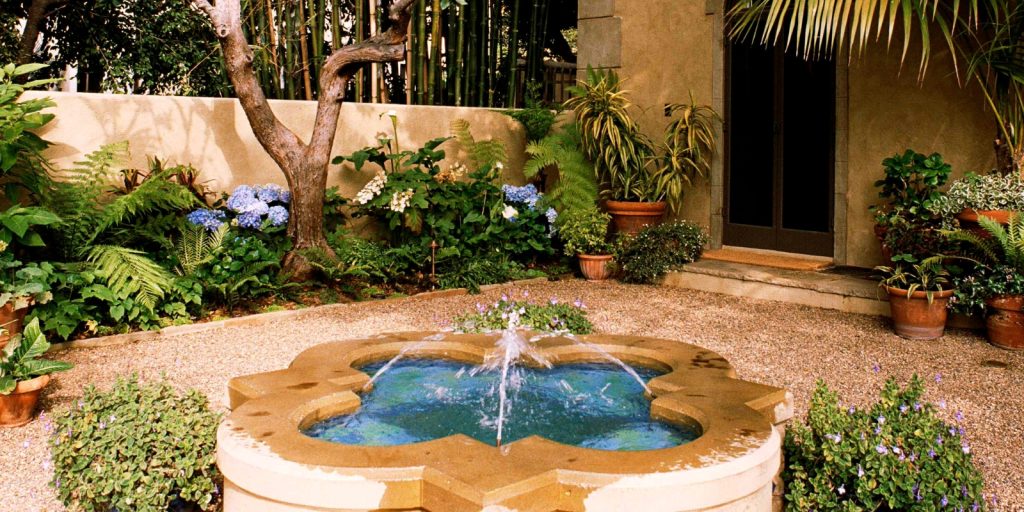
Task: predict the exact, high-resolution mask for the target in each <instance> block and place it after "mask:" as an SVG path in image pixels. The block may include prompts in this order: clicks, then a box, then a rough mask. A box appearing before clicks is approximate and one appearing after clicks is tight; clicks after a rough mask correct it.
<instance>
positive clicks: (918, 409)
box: [914, 402, 921, 412]
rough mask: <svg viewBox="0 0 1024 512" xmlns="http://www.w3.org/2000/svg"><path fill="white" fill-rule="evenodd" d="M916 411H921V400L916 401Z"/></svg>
mask: <svg viewBox="0 0 1024 512" xmlns="http://www.w3.org/2000/svg"><path fill="white" fill-rule="evenodd" d="M914 411H917V412H920V411H921V402H914Z"/></svg>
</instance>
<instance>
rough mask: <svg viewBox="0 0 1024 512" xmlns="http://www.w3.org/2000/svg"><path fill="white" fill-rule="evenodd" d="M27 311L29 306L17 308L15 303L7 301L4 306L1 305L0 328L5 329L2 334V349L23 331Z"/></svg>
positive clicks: (0, 343) (0, 345) (0, 336)
mask: <svg viewBox="0 0 1024 512" xmlns="http://www.w3.org/2000/svg"><path fill="white" fill-rule="evenodd" d="M27 313H28V308H21V309H17V310H16V309H14V304H13V303H7V304H6V305H5V306H4V307H0V328H3V330H4V332H3V334H0V349H3V348H4V346H5V345H7V342H9V341H11V338H13V337H14V336H15V335H16V334H20V333H21V328H22V327H23V326H24V325H25V314H27Z"/></svg>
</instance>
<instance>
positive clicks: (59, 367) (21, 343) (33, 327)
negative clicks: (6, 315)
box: [0, 318, 71, 427]
mask: <svg viewBox="0 0 1024 512" xmlns="http://www.w3.org/2000/svg"><path fill="white" fill-rule="evenodd" d="M49 349H50V343H49V342H47V341H46V336H43V332H42V330H41V329H40V328H39V319H38V318H34V319H32V321H31V322H30V323H29V324H28V325H26V326H25V331H24V332H23V333H22V334H21V335H19V336H15V337H14V339H13V340H12V341H11V343H10V344H8V345H7V346H6V347H5V348H4V350H3V352H2V355H0V427H20V426H22V425H24V424H26V423H28V422H30V421H32V417H33V416H34V414H35V410H36V406H37V405H38V403H39V394H40V393H41V392H42V390H43V388H45V387H46V385H47V384H49V383H50V374H52V373H55V372H62V371H66V370H70V369H71V364H70V363H65V362H61V361H49V360H46V359H41V358H40V356H42V355H43V354H45V353H46V351H47V350H49Z"/></svg>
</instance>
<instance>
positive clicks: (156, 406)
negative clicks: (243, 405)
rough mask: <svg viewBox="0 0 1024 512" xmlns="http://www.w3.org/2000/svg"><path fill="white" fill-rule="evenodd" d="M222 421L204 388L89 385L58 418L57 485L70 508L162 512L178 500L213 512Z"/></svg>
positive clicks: (130, 382) (54, 446) (54, 442)
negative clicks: (184, 390)
mask: <svg viewBox="0 0 1024 512" xmlns="http://www.w3.org/2000/svg"><path fill="white" fill-rule="evenodd" d="M219 421H220V415H219V414H216V413H214V412H211V411H210V410H209V406H208V404H207V400H206V397H205V396H203V395H202V394H201V393H199V392H198V391H195V390H192V391H189V392H188V393H186V394H184V395H179V394H178V393H177V392H176V391H175V390H174V388H173V387H171V386H170V384H167V383H166V382H165V383H159V384H143V385H140V384H139V382H138V380H137V378H136V377H132V378H130V379H118V381H117V383H116V384H115V385H114V387H113V388H112V389H111V390H110V391H99V390H97V389H96V388H95V387H93V386H90V387H87V388H86V389H85V394H84V396H83V397H82V398H81V399H80V400H79V401H78V405H77V407H75V408H73V409H71V410H70V411H68V412H67V413H64V414H61V415H57V416H55V418H54V424H53V429H54V430H53V434H52V436H51V438H50V448H51V451H52V454H53V469H54V476H53V482H52V484H53V486H54V488H55V489H56V490H57V495H58V497H59V498H60V500H61V501H62V502H63V503H64V504H65V505H66V506H68V507H69V508H70V509H72V510H83V511H103V512H107V511H109V510H112V509H117V510H133V511H139V512H142V511H160V512H163V511H166V510H167V508H168V506H169V505H170V504H171V502H172V501H174V500H175V499H177V498H180V499H181V500H184V501H186V502H191V503H195V504H197V505H198V506H199V508H200V509H202V510H215V509H216V508H217V507H218V505H219V501H220V499H219V489H218V486H219V484H220V479H221V477H220V473H219V472H218V470H217V466H216V464H215V460H214V459H215V457H214V447H215V445H216V432H217V424H218V423H219Z"/></svg>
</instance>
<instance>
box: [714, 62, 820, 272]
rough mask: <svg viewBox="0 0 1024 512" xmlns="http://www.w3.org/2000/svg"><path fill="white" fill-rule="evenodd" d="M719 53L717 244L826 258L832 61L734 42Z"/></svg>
mask: <svg viewBox="0 0 1024 512" xmlns="http://www.w3.org/2000/svg"><path fill="white" fill-rule="evenodd" d="M727 59H728V60H727V68H728V74H727V87H728V91H727V96H726V97H727V98H728V101H727V103H726V126H725V128H726V130H725V136H726V146H727V154H726V160H725V166H726V167H725V204H724V207H725V208H724V212H723V213H724V221H725V222H724V226H723V232H722V242H723V243H724V244H726V245H734V246H740V247H754V248H760V249H772V250H777V251H785V252H795V253H802V254H813V255H819V256H832V255H833V240H834V236H833V217H834V215H833V213H834V208H835V207H834V204H833V202H834V201H833V199H834V198H833V194H834V181H835V98H836V72H835V63H834V62H831V61H806V60H804V59H803V58H801V57H798V56H795V55H791V54H787V53H785V52H784V51H783V48H782V47H781V46H779V47H775V48H771V47H770V48H765V47H763V46H760V45H747V44H740V43H736V44H732V45H730V48H729V49H728V52H727Z"/></svg>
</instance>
